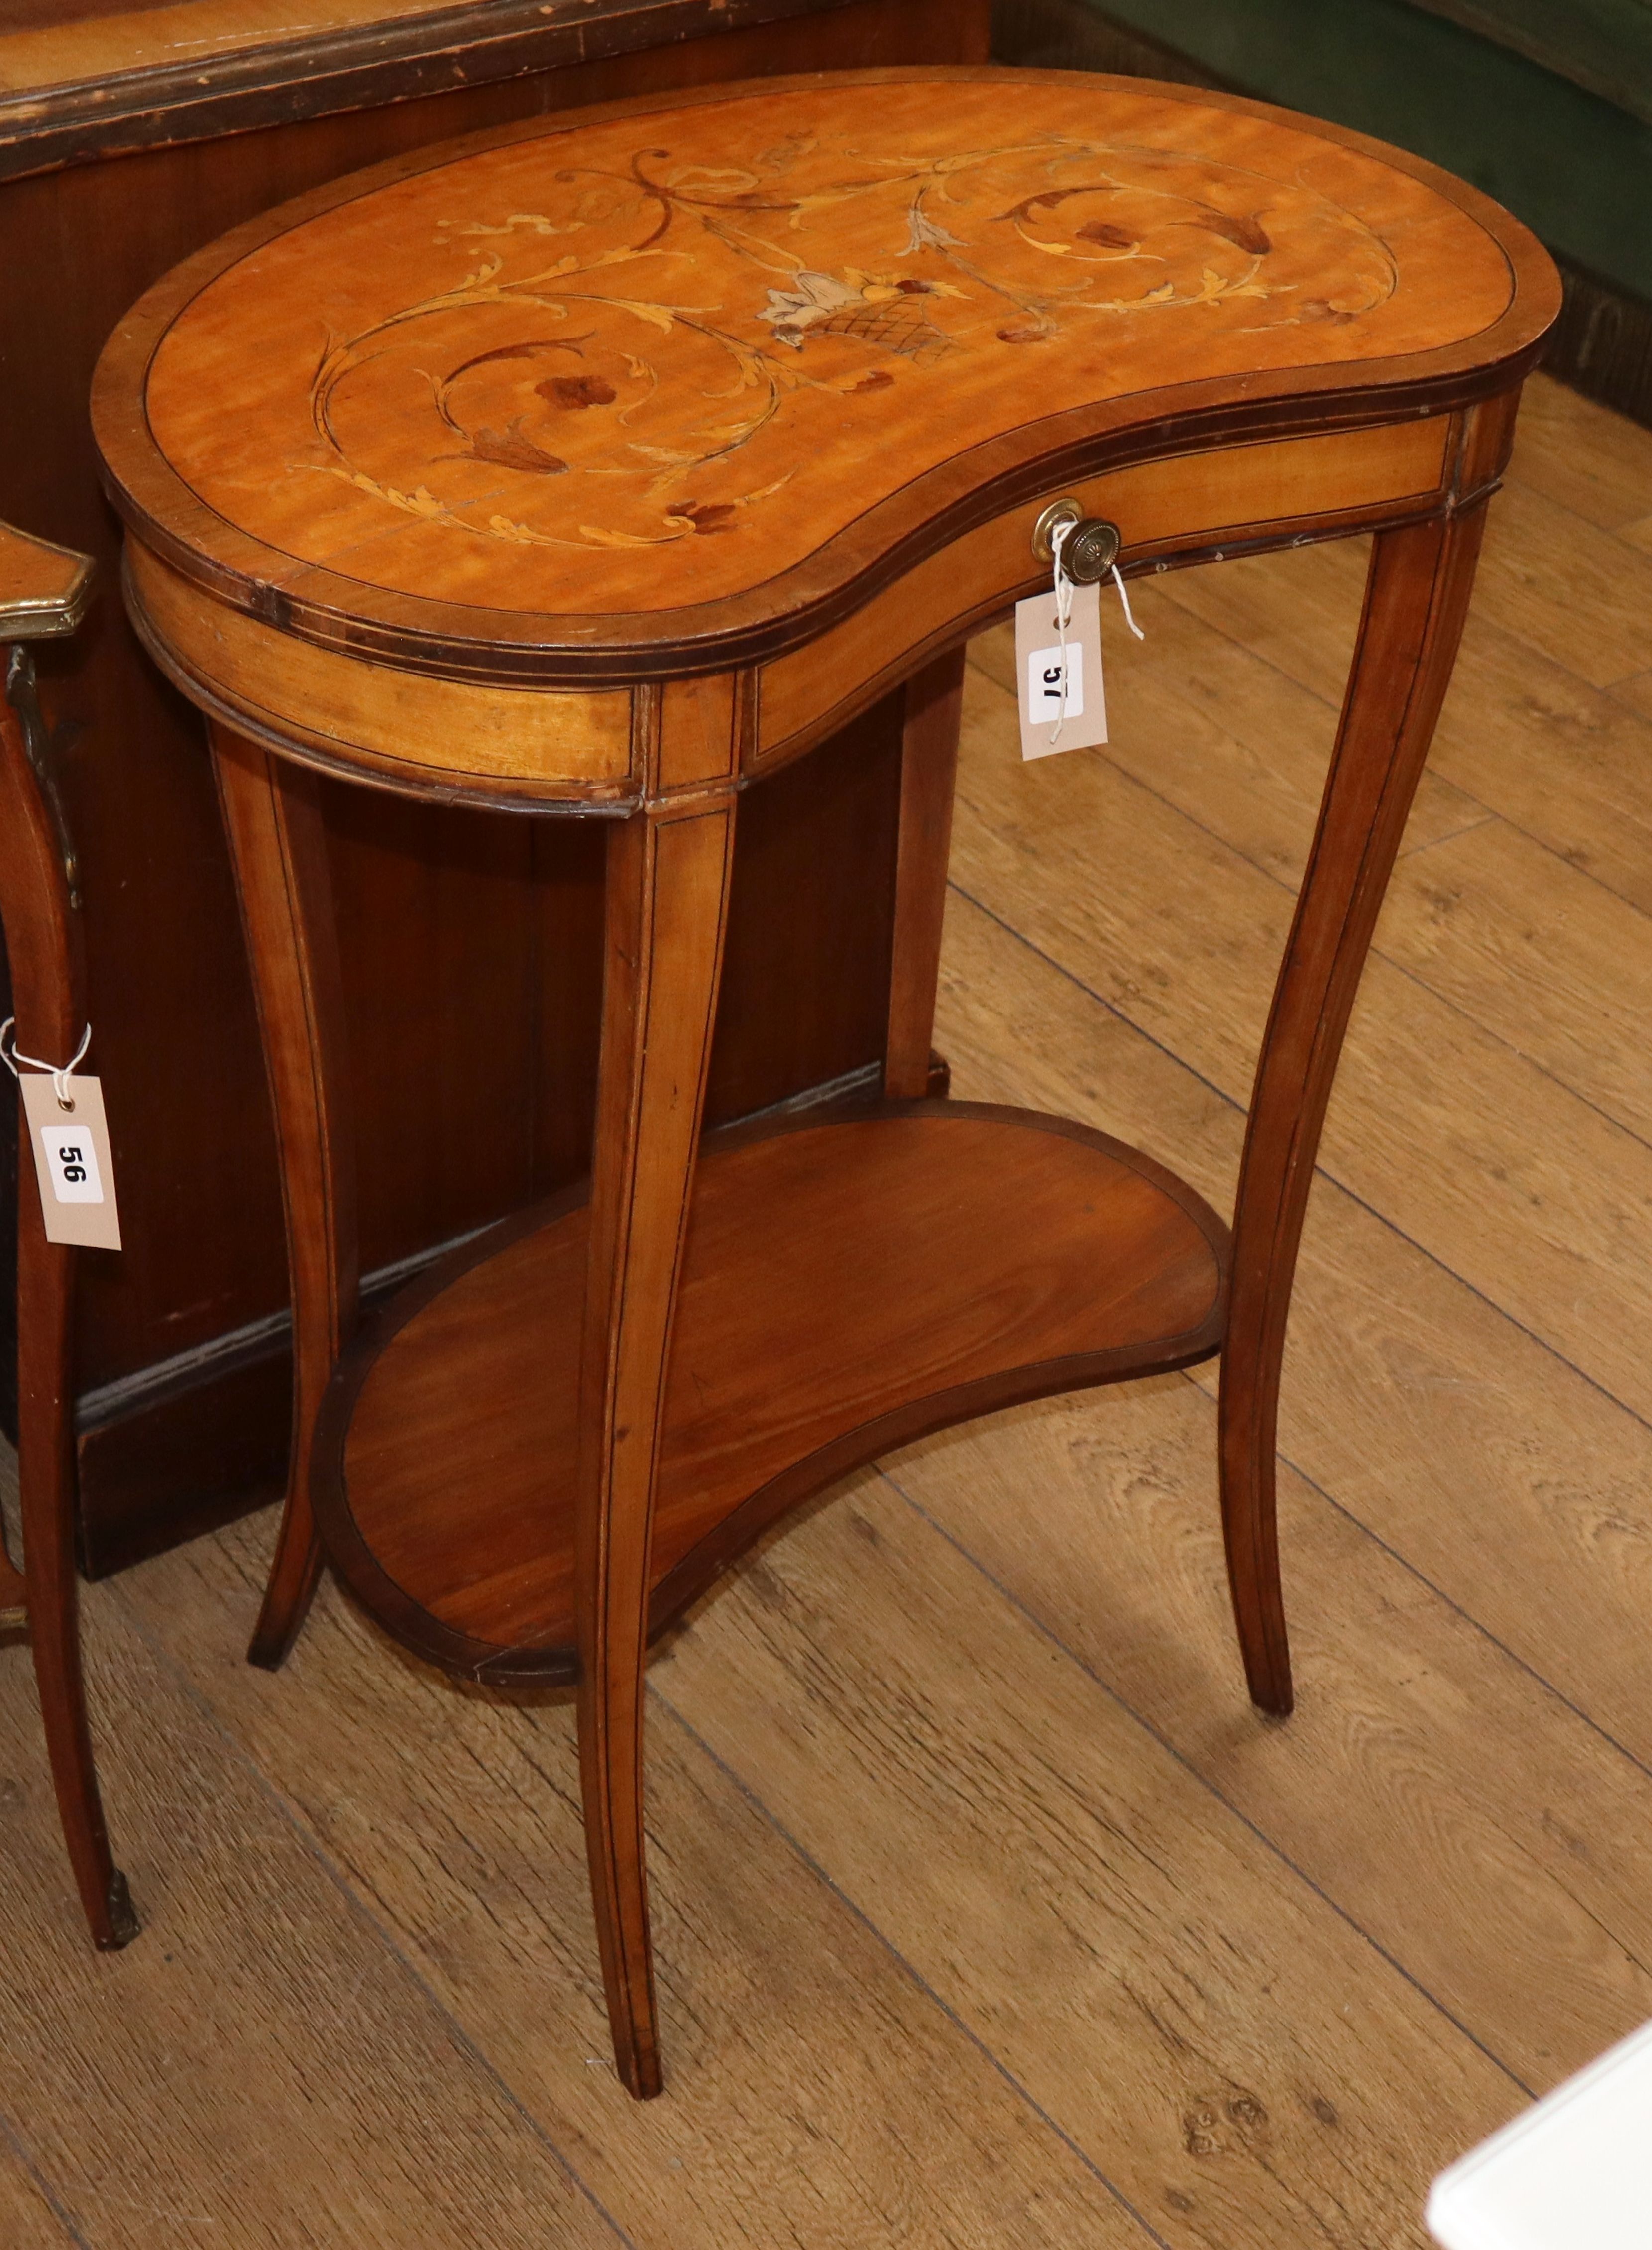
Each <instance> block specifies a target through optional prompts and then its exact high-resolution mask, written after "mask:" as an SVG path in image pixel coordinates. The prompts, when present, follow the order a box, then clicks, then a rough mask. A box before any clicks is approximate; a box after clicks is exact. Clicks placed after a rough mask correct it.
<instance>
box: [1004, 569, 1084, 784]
mask: <svg viewBox="0 0 1652 2250" xmlns="http://www.w3.org/2000/svg"><path fill="white" fill-rule="evenodd" d="M1066 659H1067V660H1066V673H1065V679H1064V680H1063V672H1062V646H1061V625H1060V623H1059V620H1058V619H1057V616H1056V597H1055V595H1054V594H1053V593H1048V594H1036V595H1034V597H1032V599H1031V600H1030V601H1027V602H1017V603H1016V604H1015V677H1016V683H1017V686H1018V688H1019V691H1020V692H1019V694H1018V695H1017V698H1016V700H1017V701H1018V703H1019V705H1020V707H1021V755H1022V757H1023V758H1047V757H1050V756H1053V755H1054V754H1055V752H1056V751H1057V750H1087V749H1094V747H1095V746H1096V745H1097V744H1098V742H1105V741H1106V739H1107V698H1106V694H1105V690H1104V688H1103V685H1102V676H1101V589H1100V587H1099V586H1075V587H1074V588H1073V597H1072V613H1071V615H1070V617H1069V618H1068V620H1067V651H1066ZM1063 685H1064V687H1065V689H1066V694H1065V697H1064V699H1063V694H1062V689H1063ZM1057 719H1059V720H1060V721H1061V733H1060V735H1059V738H1058V739H1057V741H1055V742H1052V741H1051V740H1050V736H1051V735H1052V734H1053V733H1054V732H1055V726H1056V721H1057Z"/></svg>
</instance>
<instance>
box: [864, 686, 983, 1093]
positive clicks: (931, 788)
mask: <svg viewBox="0 0 1652 2250" xmlns="http://www.w3.org/2000/svg"><path fill="white" fill-rule="evenodd" d="M963 696H964V651H963V649H962V648H961V647H960V648H954V649H948V650H947V652H946V654H945V655H944V656H938V657H936V658H934V659H933V661H932V662H930V663H928V664H926V665H925V666H924V668H923V670H922V671H921V672H917V673H913V674H912V678H911V679H910V680H908V681H907V682H906V713H905V723H904V725H903V727H902V729H901V752H900V824H899V828H898V845H897V850H896V861H895V937H894V945H893V949H892V951H891V960H890V977H889V1033H888V1039H887V1044H886V1046H885V1052H884V1093H885V1097H886V1098H887V1099H888V1100H889V1101H921V1100H922V1099H923V1097H924V1096H925V1095H926V1094H927V1093H928V1092H929V1055H930V1042H931V1040H932V1039H933V1037H934V1031H935V986H936V983H937V980H938V979H939V977H940V933H941V921H942V918H943V916H944V914H945V912H946V862H947V857H948V853H949V852H950V849H951V845H952V832H953V791H954V790H955V788H956V786H957V781H958V726H959V720H960V715H961V712H962V705H963Z"/></svg>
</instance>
